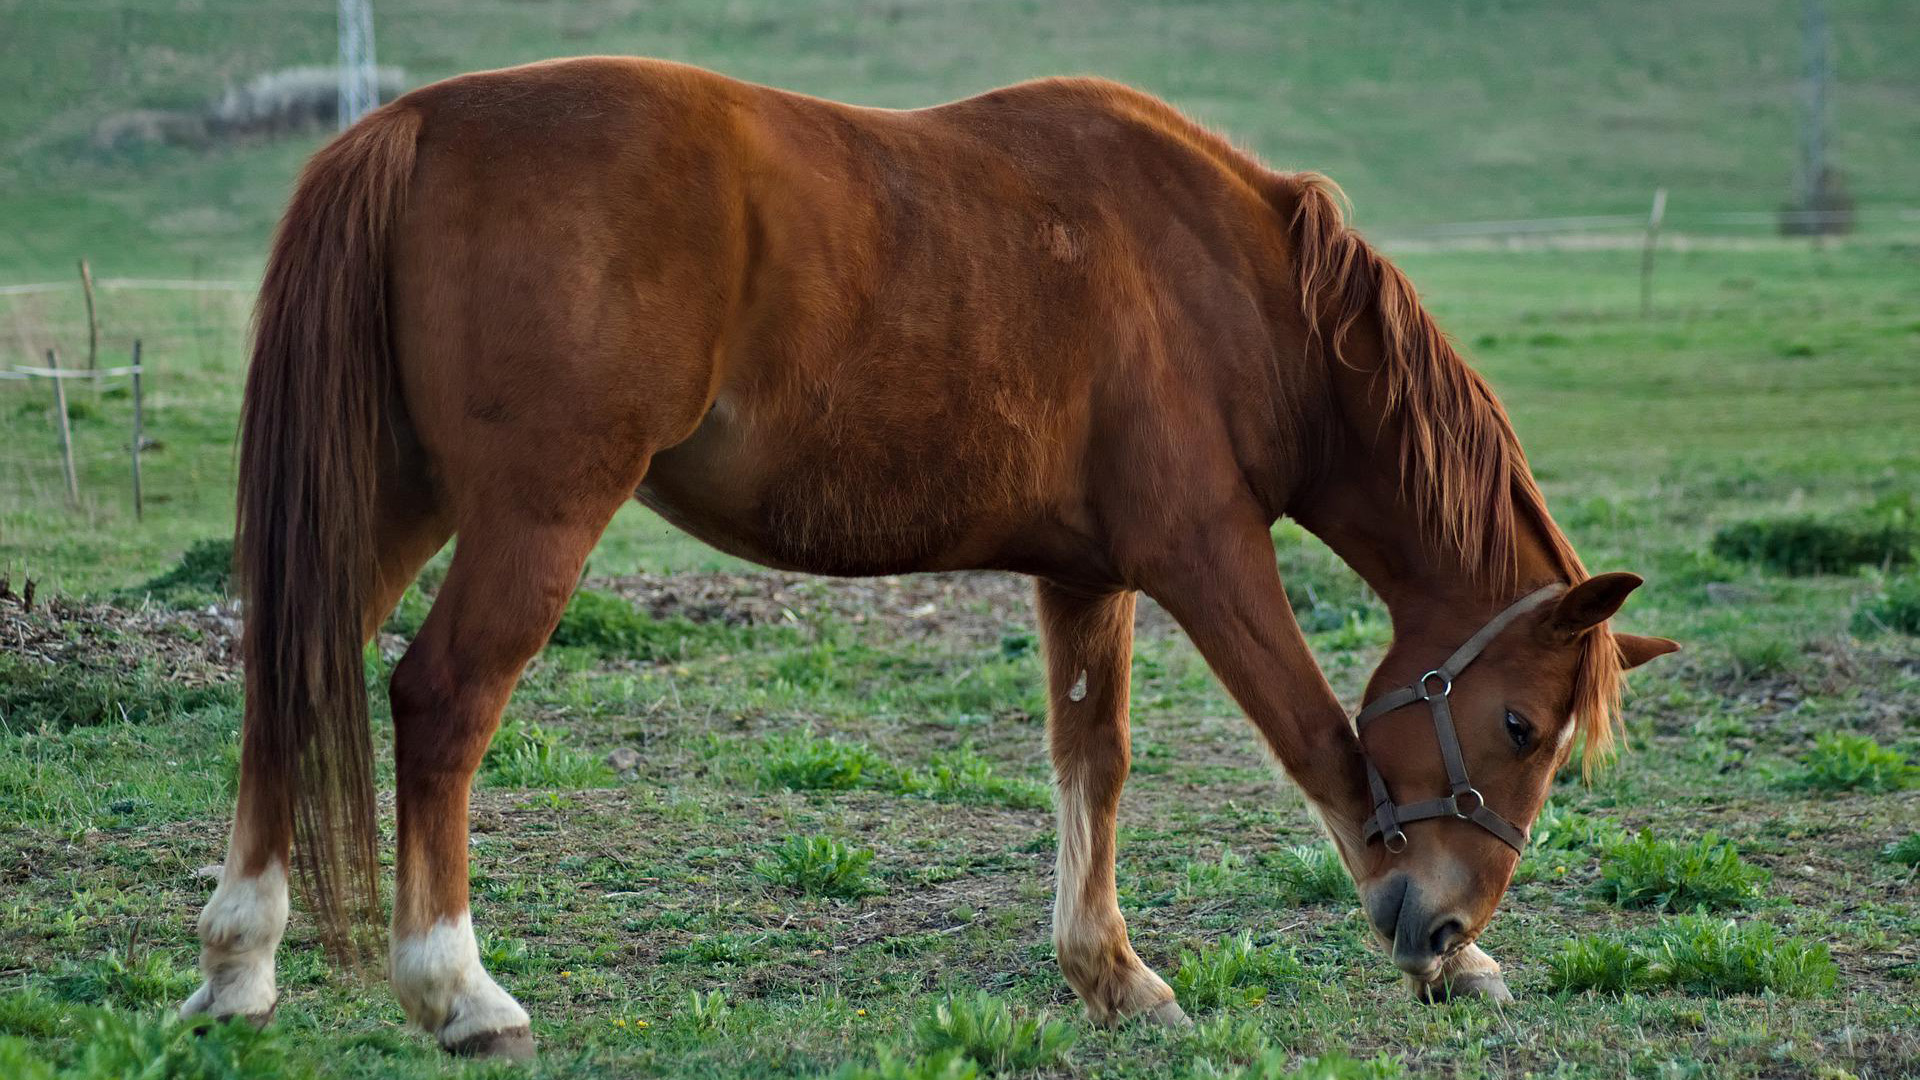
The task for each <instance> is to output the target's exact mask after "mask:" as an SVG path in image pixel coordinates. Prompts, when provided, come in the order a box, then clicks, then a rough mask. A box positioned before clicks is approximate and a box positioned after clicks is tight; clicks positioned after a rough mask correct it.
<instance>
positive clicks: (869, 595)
mask: <svg viewBox="0 0 1920 1080" xmlns="http://www.w3.org/2000/svg"><path fill="white" fill-rule="evenodd" d="M589 584H590V585H592V586H594V587H596V588H602V589H606V590H608V591H610V592H614V593H617V594H619V595H620V596H622V597H624V598H626V599H627V600H629V601H631V602H632V603H634V604H636V605H638V606H639V607H641V608H643V609H644V610H646V611H647V612H648V613H649V614H651V615H652V616H653V617H654V618H657V619H659V618H669V617H673V616H679V617H682V618H687V619H692V620H693V621H695V622H722V623H726V624H728V625H732V626H767V625H772V624H776V623H781V622H810V621H814V620H819V619H833V620H836V621H840V622H845V623H848V624H850V625H853V626H859V627H874V628H877V629H879V630H881V631H882V633H884V634H885V635H886V636H888V637H895V638H905V639H908V640H931V639H943V640H948V641H951V642H953V643H954V644H956V645H964V646H969V647H973V646H981V645H989V644H993V643H996V642H998V641H999V640H1000V639H1001V637H1002V636H1003V635H1005V634H1007V633H1008V632H1010V631H1011V632H1015V633H1020V632H1026V633H1031V632H1033V631H1034V625H1035V624H1034V611H1033V586H1032V585H1031V584H1030V583H1029V582H1028V580H1027V579H1026V578H1024V577H1021V576H1020V575H1018V574H1001V573H988V572H966V573H952V574H905V575H898V576H893V577H876V578H824V577H814V576H811V575H808V574H790V573H779V572H775V571H766V572H754V573H739V574H736V573H720V572H709V573H680V574H635V575H632V576H629V577H616V578H605V579H600V580H597V581H592V582H589ZM1136 625H1137V627H1138V629H1139V631H1140V632H1141V633H1142V634H1167V633H1172V632H1173V631H1174V629H1175V627H1174V623H1173V620H1172V618H1170V617H1169V616H1168V615H1167V613H1166V612H1165V611H1163V610H1161V609H1160V608H1159V607H1158V606H1157V605H1155V604H1154V603H1153V602H1152V601H1149V600H1146V599H1144V598H1142V600H1141V603H1140V614H1139V616H1138V619H1137V622H1136Z"/></svg>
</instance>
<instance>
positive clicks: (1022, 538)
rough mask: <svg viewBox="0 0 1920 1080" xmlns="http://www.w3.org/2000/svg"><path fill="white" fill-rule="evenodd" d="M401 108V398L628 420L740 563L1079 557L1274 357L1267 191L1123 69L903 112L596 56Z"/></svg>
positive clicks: (445, 88)
mask: <svg viewBox="0 0 1920 1080" xmlns="http://www.w3.org/2000/svg"><path fill="white" fill-rule="evenodd" d="M408 100H409V101H410V102H412V103H413V104H414V105H415V106H416V107H418V108H421V109H422V110H423V112H424V113H425V115H426V121H425V123H424V124H423V128H422V136H421V147H420V164H419V166H418V171H417V178H416V180H417V188H416V191H415V198H414V202H413V207H414V211H417V213H415V212H414V211H410V218H412V221H411V224H410V228H409V230H408V233H409V235H410V236H411V237H412V241H411V243H410V244H409V245H408V247H409V251H408V254H407V255H406V257H404V258H402V259H401V260H399V261H400V263H401V265H402V266H403V267H408V266H410V267H412V268H416V269H418V270H419V271H420V274H419V275H418V277H419V278H420V283H418V284H414V285H410V286H405V287H403V292H405V293H406V294H407V295H406V297H405V298H404V299H406V300H407V301H408V303H407V304H405V305H403V306H405V307H408V308H410V309H418V310H420V311H422V312H427V313H432V314H430V315H428V316H427V317H424V318H422V319H419V320H417V321H416V323H415V325H416V327H417V328H418V329H417V330H416V331H415V332H414V333H413V334H412V335H411V340H412V341H413V342H415V343H416V345H417V350H407V349H403V350H402V351H403V352H407V351H418V352H419V353H422V354H425V355H428V356H434V357H437V358H438V359H437V361H435V362H433V363H429V364H427V365H425V366H426V367H430V368H433V369H435V372H434V373H430V374H426V375H423V376H420V377H411V376H410V377H409V380H408V393H409V406H410V407H412V406H413V404H414V402H413V398H414V397H415V396H416V395H417V396H419V397H421V398H424V399H427V400H428V401H429V402H430V403H429V404H428V405H426V406H425V408H424V409H423V410H422V411H423V412H426V413H428V414H430V417H429V419H428V420H427V422H426V424H425V426H426V427H428V428H430V429H433V430H435V431H440V430H444V431H446V432H449V433H451V432H457V431H468V430H471V429H472V428H473V427H474V424H475V417H476V416H481V417H484V416H499V415H505V416H508V417H511V418H514V419H516V420H521V421H525V422H528V423H532V424H534V425H535V426H536V427H546V428H549V429H556V430H557V429H560V428H565V427H570V426H576V425H578V424H580V423H581V422H583V420H585V421H587V422H593V421H598V422H599V423H600V424H601V425H603V426H605V427H606V428H607V429H609V430H618V431H622V432H628V433H633V434H632V435H631V445H630V446H627V447H624V448H623V450H622V452H623V453H627V454H633V455H646V456H650V459H651V460H650V463H649V464H648V465H647V467H646V468H645V475H646V479H645V482H644V484H643V485H642V487H641V489H640V492H639V494H640V495H641V497H642V498H643V499H644V500H645V501H647V502H648V503H649V504H650V505H653V506H655V507H656V508H657V509H659V510H660V511H661V512H662V513H664V514H665V515H666V516H668V517H669V518H670V519H671V520H674V521H676V522H677V523H679V524H681V525H682V526H683V527H686V528H688V529H689V530H690V531H693V532H694V533H695V534H696V535H700V536H702V537H703V538H704V539H707V540H709V541H710V542H713V543H715V544H716V545H718V546H721V547H722V548H724V549H727V550H731V551H734V552H736V553H738V554H741V555H744V556H747V557H749V558H754V559H757V560H759V561H762V562H766V563H770V564H773V565H779V566H789V567H795V568H800V569H807V570H814V571H821V572H838V573H867V572H893V571H901V570H911V569H939V568H951V567H959V566H982V565H1001V566H1010V567H1013V568H1017V569H1032V568H1044V566H1045V565H1047V564H1052V563H1066V562H1071V563H1075V564H1077V565H1089V564H1090V563H1092V564H1097V563H1099V561H1100V560H1101V559H1103V558H1104V557H1105V556H1106V554H1107V553H1106V551H1105V550H1104V545H1103V542H1102V539H1101V537H1102V534H1103V532H1104V531H1105V530H1106V529H1107V528H1108V526H1107V524H1106V523H1107V522H1108V521H1109V520H1110V519H1111V518H1112V517H1113V516H1114V515H1115V513H1116V512H1117V511H1116V509H1115V507H1114V506H1113V505H1108V504H1112V503H1116V502H1125V503H1130V504H1132V503H1137V502H1138V501H1139V499H1140V498H1142V492H1141V491H1139V490H1136V488H1137V486H1138V484H1139V483H1142V482H1144V481H1142V480H1141V479H1140V478H1141V477H1142V476H1143V475H1145V476H1148V477H1149V478H1150V479H1151V481H1152V486H1153V487H1154V488H1155V489H1156V490H1157V489H1162V488H1164V487H1165V486H1166V484H1167V481H1168V479H1169V478H1168V477H1167V475H1166V473H1167V470H1169V469H1171V468H1179V469H1184V470H1185V471H1186V472H1188V473H1192V472H1194V469H1195V467H1194V466H1192V465H1184V466H1183V465H1180V464H1179V463H1180V462H1181V461H1197V460H1202V459H1205V458H1207V454H1206V453H1205V452H1204V447H1205V446H1208V445H1215V444H1218V445H1220V446H1222V447H1228V446H1229V445H1230V444H1231V442H1232V438H1231V433H1230V432H1224V431H1222V430H1220V424H1221V421H1220V417H1219V416H1218V415H1217V413H1215V412H1214V411H1212V409H1211V406H1210V405H1209V402H1210V401H1212V400H1215V399H1223V398H1228V399H1230V398H1232V397H1234V396H1235V388H1234V386H1233V385H1232V384H1233V383H1234V381H1235V380H1244V379H1246V378H1250V377H1254V375H1253V374H1252V372H1251V370H1242V369H1243V368H1247V367H1248V366H1249V365H1252V366H1255V367H1257V366H1258V365H1259V364H1261V363H1263V362H1264V363H1270V361H1271V357H1272V352H1273V348H1272V342H1271V340H1270V336H1269V335H1270V327H1271V320H1270V318H1269V316H1270V315H1271V311H1269V310H1268V308H1269V298H1270V297H1272V296H1273V295H1274V290H1273V289H1272V288H1270V287H1269V285H1270V284H1271V283H1270V282H1269V281H1267V280H1266V279H1267V277H1268V275H1269V274H1270V273H1277V271H1278V267H1277V265H1275V264H1276V263H1277V260H1275V259H1273V258H1272V255H1273V254H1274V248H1275V245H1276V244H1277V243H1278V242H1279V241H1278V239H1277V238H1278V236H1279V234H1280V231H1281V230H1280V228H1279V223H1278V221H1277V219H1276V218H1275V217H1274V215H1273V214H1272V213H1271V212H1270V209H1269V208H1268V207H1267V205H1266V202H1265V200H1266V199H1267V198H1268V197H1269V195H1270V192H1269V191H1268V190H1267V189H1266V186H1265V185H1266V184H1267V183H1268V177H1270V175H1271V174H1266V173H1265V172H1264V170H1261V169H1259V168H1258V166H1255V165H1252V164H1251V163H1250V162H1249V161H1248V160H1247V159H1245V158H1244V157H1243V156H1240V155H1238V154H1237V153H1235V152H1234V151H1232V149H1231V148H1230V147H1227V146H1226V145H1225V144H1224V143H1223V142H1221V141H1220V140H1218V139H1216V138H1214V137H1213V136H1211V135H1209V134H1208V133H1206V132H1204V131H1203V130H1201V129H1199V128H1198V127H1197V125H1193V124H1191V123H1189V122H1187V121H1185V120H1184V119H1183V118H1181V117H1179V116H1178V114H1177V113H1174V112H1173V110H1171V109H1170V108H1168V107H1166V106H1164V105H1162V104H1160V103H1159V102H1157V101H1154V100H1153V99H1152V98H1149V97H1147V96H1145V95H1141V94H1138V93H1136V92H1134V91H1130V90H1127V89H1125V88H1123V87H1118V86H1116V85H1114V84H1110V83H1104V82H1100V81H1097V80H1049V81H1045V82H1039V83H1030V84H1022V85H1020V86H1016V87H1010V88H1007V89H1005V90H1000V91H995V92H993V93H991V94H986V95H982V96H980V97H976V98H970V99H966V100H964V101H960V102H955V103H952V104H950V105H945V106H939V107H936V108H932V109H923V110H915V111H891V110H880V109H866V108H858V107H854V106H847V105H841V104H838V103H833V102H827V101H822V100H819V99H815V98H809V97H806V96H803V95H797V94H791V93H786V92H782V91H777V90H772V89H768V88H764V87H758V86H753V85H751V84H746V83H741V82H737V81H734V80H731V79H727V78H724V77H722V76H718V75H715V74H712V73H709V72H704V71H700V70H699V69H694V68H688V67H684V66H681V65H674V64H666V63H661V62H657V61H644V60H627V59H612V58H607V59H587V60H578V61H563V62H553V63H549V64H542V65H534V66H531V67H527V68H517V69H510V70H507V71H503V72H492V73H483V74H479V75H474V76H465V77H462V78H460V79H455V80H450V81H449V82H447V83H442V84H437V85H436V86H434V87H430V88H426V89H424V90H422V91H418V92H416V94H414V95H411V96H410V98H409V99H408ZM447 268H454V269H456V270H458V271H459V272H456V273H444V272H440V271H444V270H445V269H447ZM454 313H458V314H454ZM426 441H427V442H428V443H429V445H433V444H435V443H436V442H438V443H446V444H448V445H449V446H451V445H452V444H455V443H459V442H460V441H461V440H460V439H459V438H457V437H455V436H453V435H451V434H450V435H448V436H447V437H446V438H442V439H435V438H433V437H431V436H430V437H429V438H428V439H427V440H426ZM484 452H485V451H482V453H484ZM1226 465H1228V466H1230V463H1226ZM1230 472H1231V469H1230V468H1228V467H1225V466H1222V465H1218V464H1216V465H1215V466H1213V467H1211V472H1205V473H1203V474H1200V475H1189V476H1185V477H1182V478H1179V480H1178V483H1179V485H1180V486H1182V487H1186V488H1194V489H1196V490H1200V491H1205V490H1210V489H1211V488H1214V487H1218V486H1219V485H1222V484H1231V483H1234V482H1236V481H1234V480H1233V479H1232V478H1231V477H1230V476H1229V475H1228V474H1229V473H1230ZM1216 474H1217V475H1216ZM1196 485H1197V488H1196Z"/></svg>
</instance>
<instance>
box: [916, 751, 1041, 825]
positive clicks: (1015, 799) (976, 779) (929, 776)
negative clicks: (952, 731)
mask: <svg viewBox="0 0 1920 1080" xmlns="http://www.w3.org/2000/svg"><path fill="white" fill-rule="evenodd" d="M898 787H899V791H900V792H901V794H904V795H919V796H922V797H924V798H928V799H933V800H936V801H938V802H957V803H978V804H992V805H999V806H1010V807H1012V808H1014V809H1015V810H1047V809H1051V808H1052V806H1053V797H1052V794H1051V793H1050V791H1049V790H1048V788H1047V786H1046V785H1045V784H1036V783H1034V782H1032V781H1030V780H1016V779H1011V778H1009V777H1005V776H1000V775H997V774H996V773H995V772H994V768H993V762H991V761H989V760H987V759H986V758H984V757H982V756H980V754H979V752H978V751H976V750H975V749H974V748H973V744H972V743H964V744H962V745H961V746H960V748H959V749H957V750H951V751H947V752H945V753H938V754H935V755H933V757H932V758H931V759H930V760H929V761H928V762H927V764H926V765H925V766H924V767H923V768H918V769H913V770H910V771H908V772H905V773H902V774H901V775H900V779H899V785H898Z"/></svg>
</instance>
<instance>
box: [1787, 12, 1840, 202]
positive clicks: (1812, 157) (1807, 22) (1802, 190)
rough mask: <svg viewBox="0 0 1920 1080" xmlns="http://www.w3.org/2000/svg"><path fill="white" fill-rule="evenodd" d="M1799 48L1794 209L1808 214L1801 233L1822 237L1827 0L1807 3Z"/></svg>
mask: <svg viewBox="0 0 1920 1080" xmlns="http://www.w3.org/2000/svg"><path fill="white" fill-rule="evenodd" d="M1800 32H1801V42H1800V48H1801V53H1802V57H1803V59H1804V61H1805V63H1806V80H1807V81H1806V86H1805V88H1804V90H1803V102H1802V112H1801V116H1800V171H1799V175H1797V176H1795V177H1794V209H1795V210H1798V211H1801V212H1802V213H1805V214H1807V217H1806V219H1805V221H1804V222H1803V223H1802V225H1801V229H1802V231H1805V232H1809V233H1812V234H1814V235H1819V234H1820V233H1822V232H1825V231H1826V225H1825V223H1824V222H1822V221H1820V220H1818V219H1816V218H1815V217H1814V216H1813V215H1812V213H1811V212H1812V211H1815V210H1818V209H1821V208H1822V206H1823V203H1822V200H1821V198H1820V196H1821V194H1822V190H1823V187H1824V183H1823V181H1824V177H1825V176H1826V172H1827V90H1828V86H1829V84H1830V83H1831V81H1832V79H1833V39H1832V37H1831V35H1829V34H1828V32H1827V5H1826V3H1825V0H1805V6H1804V7H1803V9H1802V16H1801V23H1800Z"/></svg>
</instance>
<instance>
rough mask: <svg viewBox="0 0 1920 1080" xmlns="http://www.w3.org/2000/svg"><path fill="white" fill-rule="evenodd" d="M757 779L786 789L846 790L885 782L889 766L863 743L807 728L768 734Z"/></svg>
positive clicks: (886, 781)
mask: <svg viewBox="0 0 1920 1080" xmlns="http://www.w3.org/2000/svg"><path fill="white" fill-rule="evenodd" d="M760 752H761V758H760V780H761V782H762V783H763V784H765V785H766V786H767V787H771V788H784V789H786V790H788V791H847V790H850V789H852V788H856V787H859V786H861V784H862V782H863V781H864V782H866V783H868V784H874V783H880V784H886V783H888V781H889V780H890V779H891V777H890V776H889V770H890V768H891V767H890V766H888V765H887V763H886V762H884V761H882V760H881V759H880V755H878V754H876V753H874V752H873V749H872V748H871V747H869V746H867V744H865V743H844V742H841V741H840V740H838V739H834V738H830V737H829V738H822V737H820V736H818V735H815V734H813V733H812V732H810V731H795V732H781V733H779V734H775V735H769V736H768V737H767V739H766V741H765V742H764V743H763V744H762V746H761V751H760Z"/></svg>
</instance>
